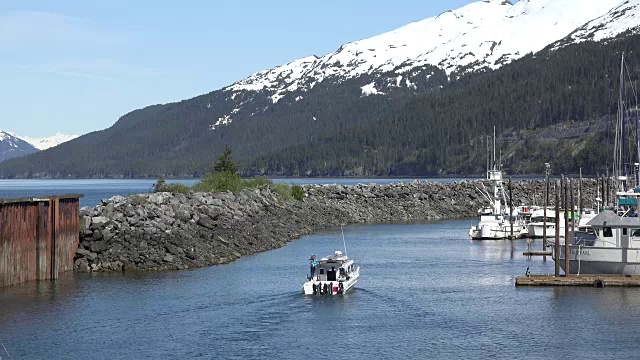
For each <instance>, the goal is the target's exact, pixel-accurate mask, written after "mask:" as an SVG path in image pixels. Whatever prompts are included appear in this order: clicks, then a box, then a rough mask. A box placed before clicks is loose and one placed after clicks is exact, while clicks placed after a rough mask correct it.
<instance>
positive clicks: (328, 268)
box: [316, 251, 356, 282]
mask: <svg viewBox="0 0 640 360" xmlns="http://www.w3.org/2000/svg"><path fill="white" fill-rule="evenodd" d="M355 270H356V269H355V265H354V262H353V260H350V259H348V258H347V257H346V256H344V255H342V252H340V251H336V252H335V254H334V255H331V256H329V257H326V258H322V259H320V261H319V263H318V268H317V269H316V279H317V281H322V282H324V281H346V280H349V279H350V277H351V274H352V273H353V272H354V271H355Z"/></svg>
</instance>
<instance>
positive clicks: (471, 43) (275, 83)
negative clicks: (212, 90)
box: [225, 0, 637, 102]
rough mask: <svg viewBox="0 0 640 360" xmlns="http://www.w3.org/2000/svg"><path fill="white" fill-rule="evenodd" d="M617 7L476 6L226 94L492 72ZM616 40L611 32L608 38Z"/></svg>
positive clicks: (611, 0) (588, 0)
mask: <svg viewBox="0 0 640 360" xmlns="http://www.w3.org/2000/svg"><path fill="white" fill-rule="evenodd" d="M636 1H637V0H636ZM619 4H620V0H561V1H559V0H522V1H519V2H518V3H516V4H515V5H514V4H512V3H511V2H509V1H505V0H484V1H478V2H474V3H471V4H469V5H466V6H464V7H462V8H460V9H457V10H453V11H448V12H445V13H442V14H440V15H438V16H436V17H432V18H428V19H425V20H422V21H417V22H414V23H411V24H409V25H406V26H403V27H401V28H399V29H396V30H393V31H390V32H387V33H384V34H381V35H378V36H374V37H371V38H368V39H363V40H359V41H355V42H352V43H349V44H346V45H343V46H341V47H340V48H339V49H338V50H337V51H336V52H334V53H330V54H326V55H324V56H322V57H319V58H318V57H316V56H309V57H305V58H302V59H298V60H295V61H292V62H290V63H288V64H286V65H283V66H279V67H275V68H273V69H270V70H264V71H260V72H257V73H255V74H253V75H251V76H249V77H248V78H246V79H243V80H241V81H238V82H237V83H235V84H232V85H231V86H229V87H227V88H225V90H228V91H243V90H247V91H259V90H271V91H274V92H275V93H276V95H274V96H273V97H272V100H273V102H277V101H279V100H280V99H281V98H282V96H283V94H285V93H286V92H290V91H295V90H299V89H302V90H305V89H309V88H313V86H314V85H315V84H316V83H318V82H321V81H324V80H326V79H329V78H338V79H339V80H340V81H343V80H346V79H349V78H353V77H357V76H360V75H363V74H372V73H382V72H389V71H394V72H396V73H398V74H402V73H405V72H407V71H410V70H411V69H414V68H416V67H419V66H424V65H435V66H438V67H440V68H442V69H444V70H445V71H446V72H447V74H451V73H453V72H455V71H459V70H461V69H465V70H475V69H479V68H482V67H488V68H491V69H496V68H499V67H500V66H502V65H504V64H507V63H509V62H511V61H513V60H516V59H518V58H520V57H522V56H524V55H526V54H527V53H530V52H536V51H539V50H541V49H543V48H544V47H545V46H547V45H549V44H551V43H553V42H555V41H558V40H560V39H562V38H564V37H565V36H567V35H568V34H570V33H571V32H572V31H573V30H575V29H576V28H578V27H579V26H581V25H583V24H585V23H586V22H588V21H591V20H592V19H595V18H598V17H601V16H603V14H606V13H607V12H608V11H609V10H611V9H612V8H614V7H616V6H618V5H619ZM615 34H616V30H614V29H612V31H611V32H609V33H608V34H607V35H608V36H613V35H615ZM603 36H605V35H604V33H603Z"/></svg>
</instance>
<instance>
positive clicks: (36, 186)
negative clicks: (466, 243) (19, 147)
mask: <svg viewBox="0 0 640 360" xmlns="http://www.w3.org/2000/svg"><path fill="white" fill-rule="evenodd" d="M414 180H421V181H424V180H431V181H440V182H451V181H455V180H461V179H425V178H420V179H390V178H378V179H358V178H301V179H296V178H280V179H273V181H274V182H276V183H285V184H342V185H354V184H368V183H376V184H389V183H393V182H400V181H414ZM197 181H198V180H197V179H182V180H167V182H179V183H183V184H186V185H193V184H194V183H196V182H197ZM154 183H155V180H152V179H79V180H69V179H64V180H40V179H38V180H35V179H28V180H23V179H21V180H2V179H0V198H10V199H13V198H20V197H31V196H43V195H60V194H84V197H83V198H81V199H80V206H95V205H98V204H99V203H100V199H108V198H110V197H112V196H116V195H121V196H127V195H130V194H141V193H147V192H149V191H150V190H151V186H152V185H153V184H154Z"/></svg>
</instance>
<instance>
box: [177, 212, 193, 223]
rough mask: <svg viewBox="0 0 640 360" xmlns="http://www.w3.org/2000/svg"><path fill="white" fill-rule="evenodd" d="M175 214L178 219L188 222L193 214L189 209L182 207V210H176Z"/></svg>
mask: <svg viewBox="0 0 640 360" xmlns="http://www.w3.org/2000/svg"><path fill="white" fill-rule="evenodd" d="M175 216H176V219H178V220H180V221H184V222H186V221H189V220H191V214H190V213H189V212H188V211H187V210H184V209H180V210H178V211H176V215H175Z"/></svg>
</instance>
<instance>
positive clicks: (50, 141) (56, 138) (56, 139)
mask: <svg viewBox="0 0 640 360" xmlns="http://www.w3.org/2000/svg"><path fill="white" fill-rule="evenodd" d="M78 136H79V135H65V134H60V133H57V134H55V135H53V136H49V137H45V138H32V137H28V136H21V137H20V138H21V139H22V140H24V141H26V142H28V143H29V144H31V145H32V146H33V147H35V148H36V149H38V150H46V149H49V148H52V147H54V146H58V145H60V144H62V143H64V142H67V141H69V140H73V139H75V138H77V137H78Z"/></svg>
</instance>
